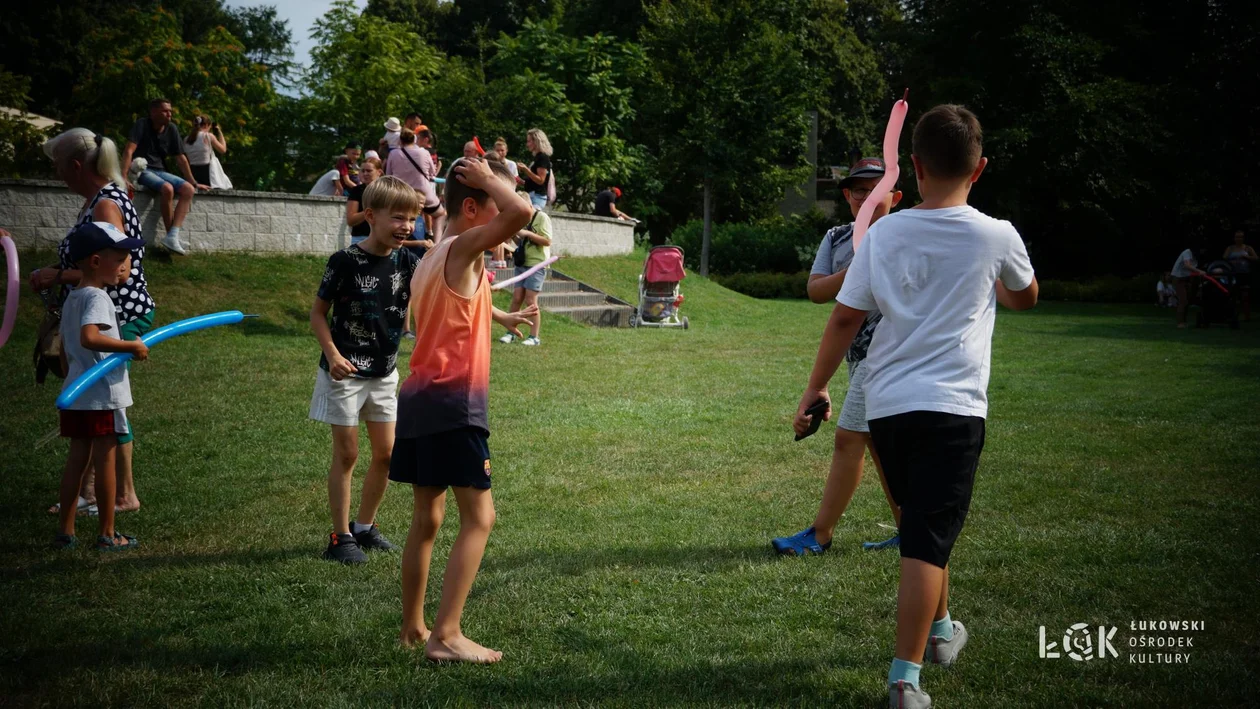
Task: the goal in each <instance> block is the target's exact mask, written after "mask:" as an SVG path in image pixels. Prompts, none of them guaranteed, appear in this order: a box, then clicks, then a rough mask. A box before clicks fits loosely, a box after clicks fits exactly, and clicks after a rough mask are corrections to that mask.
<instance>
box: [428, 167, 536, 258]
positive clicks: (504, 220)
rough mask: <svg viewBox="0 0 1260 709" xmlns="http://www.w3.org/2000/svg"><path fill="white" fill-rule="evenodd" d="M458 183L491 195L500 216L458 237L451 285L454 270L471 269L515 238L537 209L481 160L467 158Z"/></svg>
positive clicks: (453, 249)
mask: <svg viewBox="0 0 1260 709" xmlns="http://www.w3.org/2000/svg"><path fill="white" fill-rule="evenodd" d="M455 179H457V180H459V181H460V182H462V183H464V184H465V185H468V186H469V187H473V188H476V189H479V190H482V191H483V192H485V193H486V194H488V195H489V196H490V199H492V200H494V203H495V205H497V206H498V208H499V214H498V216H496V217H495V218H494V219H492V220H491V221H490V223H489V224H485V225H484V226H479V227H473V228H472V229H469V230H468V231H466V232H464V233H463V234H460V235H459V236H457V237H455V242H454V243H452V244H451V252H450V255H449V256H448V257H447V269H448V270H447V281H448V282H450V281H451V278H450V275H451V274H450V269H451V267H452V266H454V267H457V268H459V269H461V270H462V269H464V268H467V267H469V266H471V265H472V264H474V263H475V262H476V261H477V259H479V258H482V255H483V254H484V253H485V252H486V251H489V250H490V249H492V248H494V247H496V246H498V245H499V244H502V243H503V242H505V241H507V240H508V239H510V238H512V237H513V236H515V235H516V233H517V232H518V231H520V230H521V229H522V228H524V226H525V225H526V224H528V223H529V218H530V216H532V215H533V209H532V208H531V207H530V206H529V205H528V204H525V202H524V200H522V199H520V198H518V197H517V196H516V192H515V191H514V190H513V189H512V185H509V184H508V183H507V181H506V180H502V179H500V178H499V176H498V175H495V174H494V173H493V172H491V171H490V166H489V165H487V164H486V161H484V160H481V159H480V158H463V159H462V160H461V162H460V164H459V165H456V166H455ZM458 216H459V215H457V214H452V215H450V218H451V219H456V218H458Z"/></svg>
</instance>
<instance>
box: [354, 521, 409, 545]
mask: <svg viewBox="0 0 1260 709" xmlns="http://www.w3.org/2000/svg"><path fill="white" fill-rule="evenodd" d="M351 536H353V537H354V542H355V543H356V544H358V545H359V548H360V549H365V550H366V549H375V550H377V551H394V550H395V549H397V548H398V545H396V544H394V543H393V542H391V541H389V540H388V539H386V538H385V535H384V534H381V530H380V529H378V528H377V527H376V525H375V524H374V525H372V526H371V527H368V528H367V529H365V530H363V531H362V532H359V533H358V534H352V535H351Z"/></svg>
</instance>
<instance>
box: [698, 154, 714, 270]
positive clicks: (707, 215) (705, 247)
mask: <svg viewBox="0 0 1260 709" xmlns="http://www.w3.org/2000/svg"><path fill="white" fill-rule="evenodd" d="M712 192H713V188H712V186H711V185H710V183H709V178H707V177H706V178H704V237H703V238H702V239H701V241H700V275H701V276H703V277H705V278H708V277H709V235H710V232H711V230H712V227H713V195H712Z"/></svg>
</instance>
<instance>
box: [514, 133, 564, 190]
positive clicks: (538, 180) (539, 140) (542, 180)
mask: <svg viewBox="0 0 1260 709" xmlns="http://www.w3.org/2000/svg"><path fill="white" fill-rule="evenodd" d="M525 149H526V150H528V151H529V152H531V153H533V155H534V161H533V162H532V163H530V164H529V165H526V164H525V163H523V162H518V163H516V167H517V168H518V172H519V174H520V177H521V179H522V180H523V181H524V184H523V185H522V186H521V189H522V190H524V192H525V194H528V195H529V201H530V204H533V205H534V207H535V208H537V209H542V208H543V207H546V206H547V180H554V179H556V176H555V175H553V174H551V141H550V140H547V134H546V133H544V132H542V131H540V130H538V129H537V128H531V129H530V130H529V131H528V132H526V133H525Z"/></svg>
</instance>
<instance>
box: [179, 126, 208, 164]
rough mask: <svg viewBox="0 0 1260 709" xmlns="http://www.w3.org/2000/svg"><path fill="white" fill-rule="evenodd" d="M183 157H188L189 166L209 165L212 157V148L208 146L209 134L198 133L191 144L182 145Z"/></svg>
mask: <svg viewBox="0 0 1260 709" xmlns="http://www.w3.org/2000/svg"><path fill="white" fill-rule="evenodd" d="M184 155H187V156H188V164H189V165H209V164H210V158H212V157H214V148H213V147H212V146H211V145H210V134H209V133H206V132H204V131H201V132H198V133H197V137H196V138H194V139H193V142H192V143H191V144H189V143H187V142H185V143H184Z"/></svg>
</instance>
